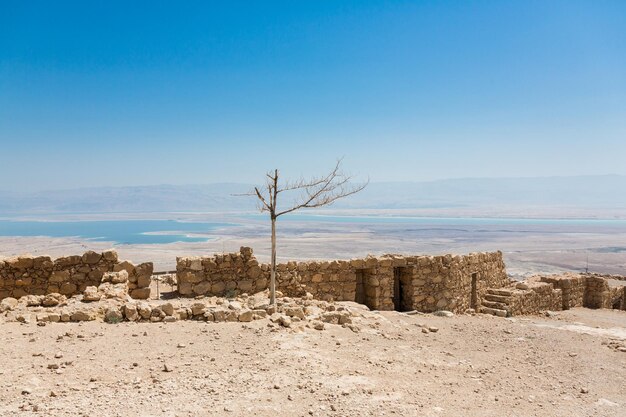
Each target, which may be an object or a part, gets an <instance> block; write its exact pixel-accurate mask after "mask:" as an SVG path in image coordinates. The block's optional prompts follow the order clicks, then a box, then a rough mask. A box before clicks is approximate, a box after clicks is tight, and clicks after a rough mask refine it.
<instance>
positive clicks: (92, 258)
mask: <svg viewBox="0 0 626 417" xmlns="http://www.w3.org/2000/svg"><path fill="white" fill-rule="evenodd" d="M100 259H102V255H101V254H99V253H96V252H94V251H91V250H90V251H87V252H85V253H84V254H83V256H82V261H83V262H84V263H86V264H90V265H92V264H97V263H98V262H100Z"/></svg>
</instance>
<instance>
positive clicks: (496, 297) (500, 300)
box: [484, 294, 510, 305]
mask: <svg viewBox="0 0 626 417" xmlns="http://www.w3.org/2000/svg"><path fill="white" fill-rule="evenodd" d="M484 299H485V300H487V301H493V302H496V303H502V304H506V305H508V304H509V301H510V298H509V297H507V296H504V295H495V294H485V297H484Z"/></svg>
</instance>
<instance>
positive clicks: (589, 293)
mask: <svg viewBox="0 0 626 417" xmlns="http://www.w3.org/2000/svg"><path fill="white" fill-rule="evenodd" d="M611 279H615V277H614V276H611ZM503 293H506V294H507V295H506V298H507V299H508V301H507V304H508V305H507V312H508V313H509V314H510V315H528V314H538V313H540V312H542V311H547V310H550V311H560V310H568V309H570V308H574V307H587V308H608V309H610V308H618V309H621V310H626V286H614V287H611V286H610V285H609V283H608V281H607V279H606V278H605V277H604V276H601V275H596V274H573V273H566V274H562V275H550V276H535V277H531V278H529V279H527V280H526V281H523V282H520V283H518V284H516V285H515V286H514V287H512V288H509V289H506V290H505V291H504V292H503Z"/></svg>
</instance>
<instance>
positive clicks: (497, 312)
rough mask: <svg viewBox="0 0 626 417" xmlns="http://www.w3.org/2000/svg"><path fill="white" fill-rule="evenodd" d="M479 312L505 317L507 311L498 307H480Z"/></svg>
mask: <svg viewBox="0 0 626 417" xmlns="http://www.w3.org/2000/svg"><path fill="white" fill-rule="evenodd" d="M480 312H481V313H484V314H491V315H492V316H498V317H506V316H507V311H506V310H500V309H499V308H489V307H481V308H480Z"/></svg>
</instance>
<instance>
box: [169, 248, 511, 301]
mask: <svg viewBox="0 0 626 417" xmlns="http://www.w3.org/2000/svg"><path fill="white" fill-rule="evenodd" d="M176 270H177V280H178V286H179V293H180V294H181V295H183V296H197V295H211V296H224V295H229V294H231V295H237V294H243V293H248V294H250V293H254V292H258V291H262V290H264V289H266V288H267V285H268V282H269V274H270V266H269V265H268V264H261V265H260V264H259V263H258V262H257V261H256V259H255V258H254V256H253V254H252V249H250V248H241V250H240V252H239V253H231V254H224V255H213V256H210V257H202V258H198V257H195V258H194V257H191V258H190V257H182V258H177V267H176ZM277 272H278V275H277V288H278V289H279V290H280V291H281V292H283V293H284V294H285V295H288V296H302V295H304V294H306V293H307V292H308V293H310V294H312V295H313V297H315V298H316V299H320V300H327V301H357V302H359V303H362V304H366V305H367V306H368V307H370V308H372V309H378V310H393V309H396V310H420V311H426V312H430V311H436V310H444V309H446V310H451V311H455V312H462V311H464V310H465V309H467V308H470V307H474V308H478V307H479V305H480V300H481V295H482V294H483V293H484V292H485V291H486V289H487V288H489V287H494V286H504V285H507V284H508V282H509V280H508V277H507V275H506V272H505V266H504V262H503V260H502V253H500V252H495V253H473V254H469V255H465V256H453V255H443V256H398V255H385V256H381V257H367V258H365V259H353V260H334V261H308V262H293V261H292V262H287V263H282V264H279V265H277Z"/></svg>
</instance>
